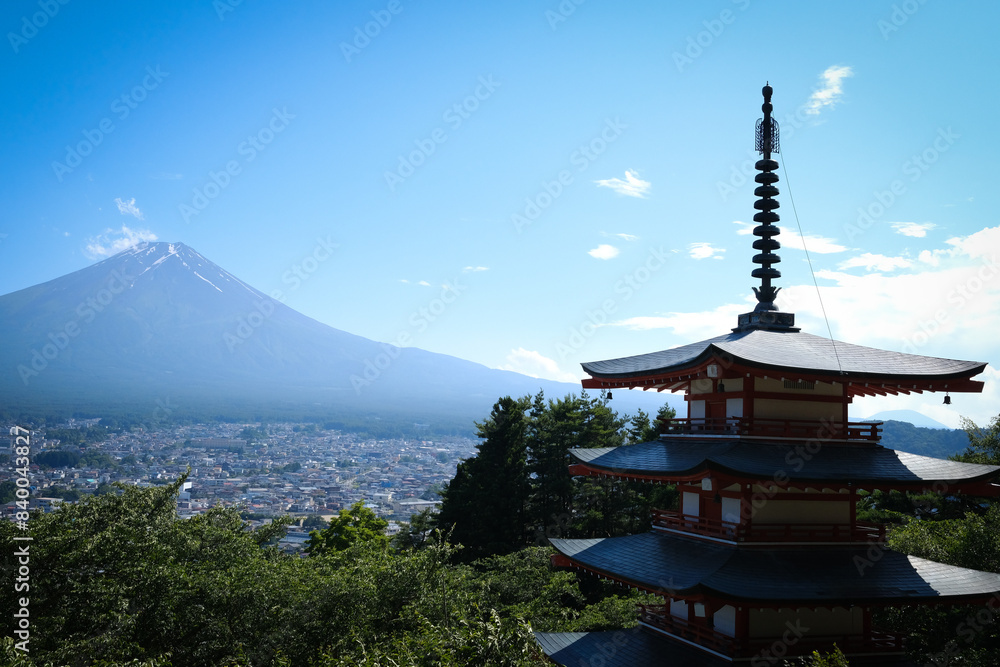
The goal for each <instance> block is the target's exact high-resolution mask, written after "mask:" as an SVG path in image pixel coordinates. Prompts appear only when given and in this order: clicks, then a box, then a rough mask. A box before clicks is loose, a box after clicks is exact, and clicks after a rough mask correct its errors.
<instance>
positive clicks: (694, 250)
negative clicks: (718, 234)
mask: <svg viewBox="0 0 1000 667" xmlns="http://www.w3.org/2000/svg"><path fill="white" fill-rule="evenodd" d="M688 252H689V253H690V254H691V257H693V258H694V259H708V258H712V259H722V253H724V252H726V249H725V248H716V247H714V246H712V244H711V243H692V244H691V245H689V246H688Z"/></svg>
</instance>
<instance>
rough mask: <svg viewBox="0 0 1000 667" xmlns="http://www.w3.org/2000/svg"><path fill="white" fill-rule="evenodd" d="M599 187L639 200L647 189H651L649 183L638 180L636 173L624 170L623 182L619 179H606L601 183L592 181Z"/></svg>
mask: <svg viewBox="0 0 1000 667" xmlns="http://www.w3.org/2000/svg"><path fill="white" fill-rule="evenodd" d="M594 182H595V183H597V184H598V185H599V186H601V187H605V188H611V189H612V190H614V191H615V192H617V193H618V194H620V195H626V196H628V197H639V198H640V199H641V198H643V197H645V196H646V193H647V192H648V191H649V188H650V187H652V183H650V182H649V181H644V180H642V179H641V178H639V174H638V173H637V172H634V171H631V170H626V171H625V180H624V181H623V180H622V179H620V178H608V179H605V180H602V181H594Z"/></svg>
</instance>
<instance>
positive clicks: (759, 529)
mask: <svg viewBox="0 0 1000 667" xmlns="http://www.w3.org/2000/svg"><path fill="white" fill-rule="evenodd" d="M652 518H653V527H654V528H671V529H674V530H680V531H684V532H687V533H695V534H697V535H704V536H707V537H716V538H720V539H724V540H731V541H733V542H863V543H877V544H882V543H884V542H885V525H884V524H877V523H867V522H864V521H857V522H855V524H854V525H851V524H844V523H781V524H750V525H747V524H746V523H733V522H731V521H719V520H717V519H709V518H707V517H703V516H691V515H689V514H682V513H681V512H678V511H676V510H658V509H654V510H653V511H652Z"/></svg>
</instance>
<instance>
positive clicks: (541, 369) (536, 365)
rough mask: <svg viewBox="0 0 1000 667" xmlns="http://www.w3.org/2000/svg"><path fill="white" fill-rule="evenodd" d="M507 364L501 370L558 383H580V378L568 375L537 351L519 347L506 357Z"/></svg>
mask: <svg viewBox="0 0 1000 667" xmlns="http://www.w3.org/2000/svg"><path fill="white" fill-rule="evenodd" d="M506 359H507V363H506V364H504V365H503V366H500V370H503V371H513V372H515V373H521V374H522V375H528V376H530V377H533V378H545V379H546V380H555V381H557V382H579V381H580V377H579V376H576V375H573V374H572V373H567V372H565V371H563V370H561V369H560V368H559V364H557V363H556V362H555V360H554V359H549V358H548V357H546V356H544V355H542V354H541V353H539V352H536V351H535V350H526V349H524V348H523V347H519V348H517V349H516V350H511V351H510V354H508V355H507V357H506Z"/></svg>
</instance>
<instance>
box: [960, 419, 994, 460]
mask: <svg viewBox="0 0 1000 667" xmlns="http://www.w3.org/2000/svg"><path fill="white" fill-rule="evenodd" d="M962 428H963V429H964V430H965V434H966V436H968V438H969V447H968V449H966V450H965V451H964V452H962V453H961V454H958V455H956V456H953V457H952V458H953V459H955V460H957V461H965V462H967V463H989V464H991V465H1000V415H997V416H996V417H994V418H993V419H992V421H990V425H989V426H987V427H985V428H983V427H980V426H977V425H976V423H975V422H974V421H972V420H971V419H966V418H965V417H963V418H962Z"/></svg>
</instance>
